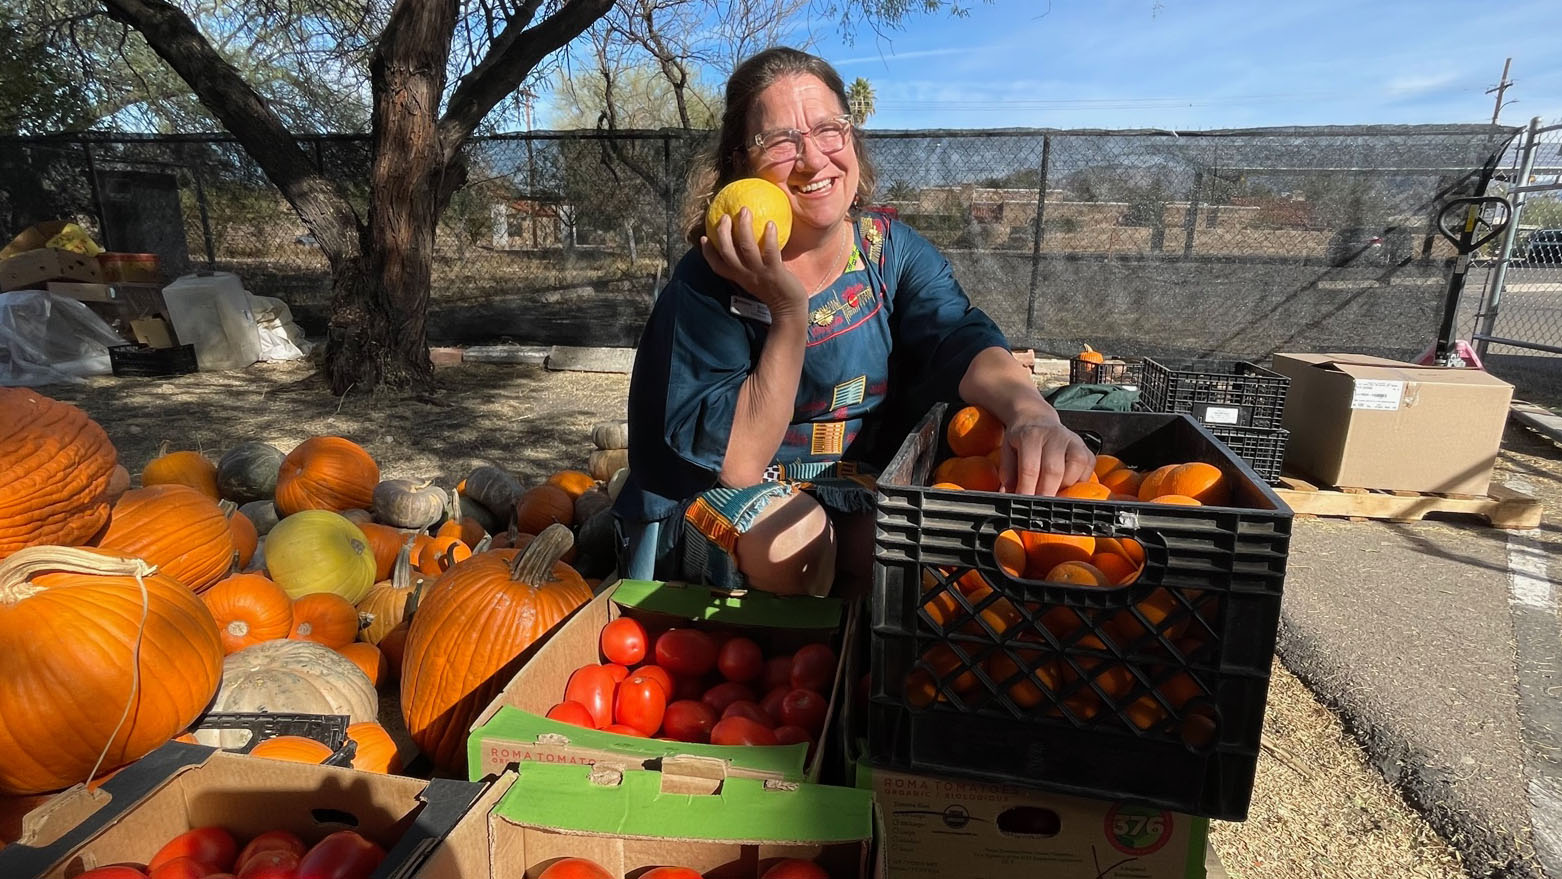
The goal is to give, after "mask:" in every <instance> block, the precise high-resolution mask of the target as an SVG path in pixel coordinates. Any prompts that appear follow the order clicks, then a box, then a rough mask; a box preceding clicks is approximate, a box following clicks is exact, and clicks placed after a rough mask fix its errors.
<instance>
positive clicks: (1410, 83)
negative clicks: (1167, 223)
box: [802, 0, 1562, 129]
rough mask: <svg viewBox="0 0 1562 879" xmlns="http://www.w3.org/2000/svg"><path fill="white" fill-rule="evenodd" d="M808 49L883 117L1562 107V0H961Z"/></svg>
mask: <svg viewBox="0 0 1562 879" xmlns="http://www.w3.org/2000/svg"><path fill="white" fill-rule="evenodd" d="M967 2H969V3H971V4H972V5H971V14H970V16H969V17H967V18H956V19H951V18H949V17H947V16H945V15H918V16H914V17H913V18H911V19H910V20H909V21H908V22H907V24H906V26H905V27H904V28H902V29H900V30H897V31H890V32H887V33H886V34H885V35H884V36H882V37H880V36H876V35H875V34H874V33H873V32H872V31H871V29H868V28H866V27H865V28H863V29H862V30H861V31H860V32H859V33H858V35H857V38H856V40H855V42H854V44H852V45H847V44H845V43H844V42H843V41H842V40H841V39H840V37H839V35H838V31H837V30H836V29H835V27H834V25H833V23H832V22H827V21H823V20H815V21H813V22H811V23H809V24H806V25H803V26H802V27H803V28H806V30H807V31H809V32H812V34H813V35H814V40H815V51H816V52H818V53H819V54H821V55H823V56H824V57H825V58H827V59H829V60H830V61H831V62H833V63H834V64H835V65H836V66H837V67H838V69H839V70H840V71H841V74H842V76H844V77H845V78H846V79H847V81H848V82H849V81H850V80H851V79H853V78H854V77H857V76H863V77H867V78H868V79H869V80H870V81H871V82H872V83H873V85H874V90H875V92H876V93H877V99H878V112H877V114H876V115H875V116H874V117H873V118H872V119H871V120H870V121H869V125H870V126H872V127H876V128H929V127H949V128H991V127H1004V126H1048V127H1063V128H1075V127H1104V128H1137V127H1154V128H1183V129H1208V128H1228V127H1246V126H1267V125H1317V124H1349V123H1421V122H1487V121H1490V119H1491V112H1492V107H1493V102H1494V96H1491V95H1487V94H1484V92H1485V90H1486V89H1487V88H1489V87H1490V86H1492V85H1494V84H1495V83H1496V82H1497V80H1498V78H1499V76H1500V74H1501V72H1502V63H1503V59H1504V58H1506V57H1508V56H1510V55H1511V56H1512V57H1513V70H1512V72H1511V73H1510V78H1511V79H1512V80H1514V81H1515V83H1516V85H1515V86H1514V87H1513V88H1510V89H1509V90H1508V95H1507V98H1508V100H1512V101H1516V103H1513V104H1511V105H1509V106H1507V107H1505V108H1504V109H1503V113H1502V121H1503V122H1504V123H1509V124H1514V125H1519V124H1523V123H1524V122H1525V121H1527V120H1528V119H1529V118H1530V117H1531V116H1537V115H1538V116H1541V117H1542V118H1543V119H1545V120H1547V121H1552V120H1559V119H1562V0H1498V2H1496V3H1489V4H1485V3H1479V4H1472V3H1469V2H1460V3H1455V2H1448V0H1386V2H1385V0H1292V2H1288V3H1285V2H1269V0H1158V2H1157V0H1051V2H1050V4H1049V3H1048V2H1047V0H994V2H992V3H984V2H982V0H967Z"/></svg>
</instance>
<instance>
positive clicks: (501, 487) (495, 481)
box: [461, 464, 521, 534]
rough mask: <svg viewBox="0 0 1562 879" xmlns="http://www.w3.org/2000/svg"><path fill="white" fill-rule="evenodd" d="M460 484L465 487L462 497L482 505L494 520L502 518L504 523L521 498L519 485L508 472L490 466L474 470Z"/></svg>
mask: <svg viewBox="0 0 1562 879" xmlns="http://www.w3.org/2000/svg"><path fill="white" fill-rule="evenodd" d="M462 482H463V483H464V485H465V487H464V488H462V489H461V495H462V497H465V498H467V499H469V500H473V501H476V502H478V503H480V504H482V505H483V506H484V507H487V508H488V511H489V512H490V513H493V514H494V516H495V518H501V517H502V518H504V519H505V520H506V521H508V518H509V515H510V511H511V510H512V509H514V507H515V502H516V500H517V499H519V498H520V496H521V483H520V482H519V481H518V480H516V478H515V477H514V476H512V475H510V472H509V471H508V470H502V469H500V468H498V467H495V466H493V465H491V464H484V465H482V466H481V467H478V468H476V469H474V470H473V471H472V472H471V473H470V474H468V475H467V477H466V479H464V480H462ZM494 530H495V529H493V528H490V529H488V533H490V534H492V533H493V532H494Z"/></svg>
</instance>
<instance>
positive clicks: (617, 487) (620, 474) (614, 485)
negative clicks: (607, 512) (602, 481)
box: [607, 467, 629, 502]
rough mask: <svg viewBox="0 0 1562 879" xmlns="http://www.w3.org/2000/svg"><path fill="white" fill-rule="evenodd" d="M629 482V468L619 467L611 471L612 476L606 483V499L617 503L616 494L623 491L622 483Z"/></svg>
mask: <svg viewBox="0 0 1562 879" xmlns="http://www.w3.org/2000/svg"><path fill="white" fill-rule="evenodd" d="M628 480H629V468H628V467H620V468H618V469H617V470H614V471H613V475H612V477H611V478H609V479H608V481H607V498H608V500H610V501H614V502H617V500H618V493H619V492H621V491H623V490H624V483H625V482H627V481H628Z"/></svg>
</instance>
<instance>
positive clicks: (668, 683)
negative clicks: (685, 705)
mask: <svg viewBox="0 0 1562 879" xmlns="http://www.w3.org/2000/svg"><path fill="white" fill-rule="evenodd" d="M630 673H631V674H637V675H643V676H645V677H648V678H650V679H652V680H654V681H656V682H657V683H659V684H661V685H662V689H663V690H664V691H666V693H667V698H669V699H671V698H672V697H673V676H672V675H670V674H668V673H667V669H665V668H662V667H661V666H659V665H642V666H640V667H639V668H637V669H634V670H632V671H631V672H630Z"/></svg>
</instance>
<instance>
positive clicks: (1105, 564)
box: [1090, 552, 1139, 586]
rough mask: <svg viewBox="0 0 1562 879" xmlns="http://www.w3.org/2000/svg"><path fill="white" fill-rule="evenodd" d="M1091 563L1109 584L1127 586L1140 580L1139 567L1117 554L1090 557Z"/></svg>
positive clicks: (1099, 553)
mask: <svg viewBox="0 0 1562 879" xmlns="http://www.w3.org/2000/svg"><path fill="white" fill-rule="evenodd" d="M1090 563H1091V564H1092V565H1095V566H1096V568H1097V569H1098V570H1099V571H1100V572H1101V573H1102V574H1104V575H1106V579H1107V582H1108V583H1110V584H1111V585H1113V586H1127V585H1128V584H1129V583H1132V582H1133V581H1135V580H1137V579H1139V566H1138V565H1136V564H1134V563H1133V562H1131V561H1129V560H1128V558H1127V557H1126V556H1121V555H1118V554H1117V553H1115V552H1098V553H1096V554H1095V555H1093V556H1091V557H1090Z"/></svg>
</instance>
